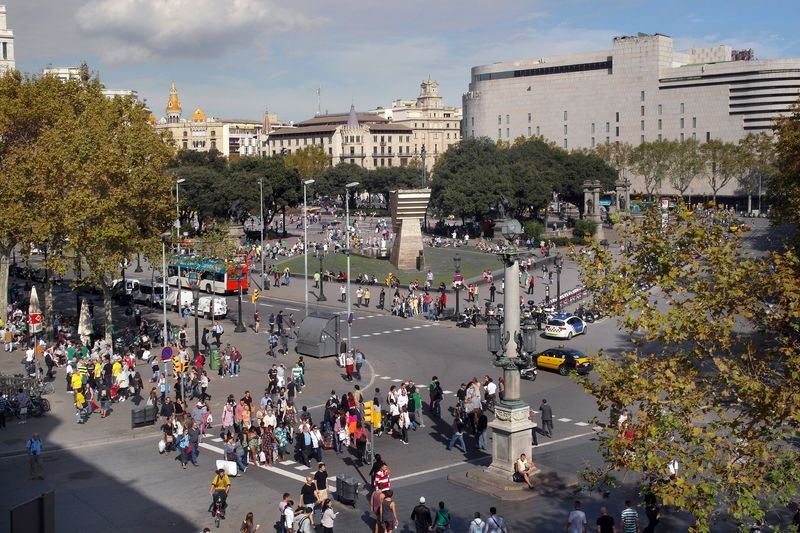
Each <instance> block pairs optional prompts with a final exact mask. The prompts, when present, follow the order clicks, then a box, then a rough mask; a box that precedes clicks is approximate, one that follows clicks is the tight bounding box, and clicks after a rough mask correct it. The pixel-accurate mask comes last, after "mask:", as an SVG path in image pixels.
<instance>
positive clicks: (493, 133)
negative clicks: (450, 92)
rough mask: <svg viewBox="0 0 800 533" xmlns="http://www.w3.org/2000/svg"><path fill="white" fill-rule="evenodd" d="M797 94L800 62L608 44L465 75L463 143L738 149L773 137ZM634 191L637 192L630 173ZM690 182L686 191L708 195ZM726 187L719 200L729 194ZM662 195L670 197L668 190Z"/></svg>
mask: <svg viewBox="0 0 800 533" xmlns="http://www.w3.org/2000/svg"><path fill="white" fill-rule="evenodd" d="M798 97H800V58H793V59H774V60H755V59H753V56H752V51H749V50H746V51H733V50H732V49H731V48H730V47H729V46H725V45H720V46H714V47H709V48H697V49H691V50H689V51H686V52H677V51H675V50H673V48H672V39H671V38H670V37H668V36H666V35H660V34H654V35H646V34H641V33H640V34H638V35H635V36H627V37H616V38H614V41H613V45H612V48H611V50H606V51H601V52H590V53H583V54H573V55H568V56H556V57H542V58H537V59H527V60H521V61H507V62H501V63H494V64H491V65H483V66H478V67H473V68H472V77H471V82H470V84H469V91H468V92H467V93H465V94H464V95H463V110H464V118H463V121H462V125H461V129H462V134H463V135H464V136H465V137H490V138H493V139H498V140H499V139H502V140H504V141H513V140H514V139H515V138H517V137H519V136H525V137H530V136H539V135H541V136H543V137H545V138H547V139H548V140H550V141H553V142H555V143H556V144H557V145H559V146H561V147H563V148H565V149H567V150H572V149H575V148H594V147H595V146H596V145H598V144H600V143H611V142H627V143H630V144H632V145H634V146H636V145H638V144H640V143H642V142H644V141H655V140H658V139H671V140H678V141H683V140H685V139H690V138H691V139H696V140H698V141H700V142H705V141H709V140H711V139H719V140H723V141H728V142H737V141H739V140H740V139H741V138H743V137H744V136H746V135H747V134H748V133H750V132H758V131H767V132H769V131H770V128H771V124H772V121H773V119H774V118H775V117H778V116H780V115H783V114H787V113H789V112H790V108H791V106H792V105H793V104H795V103H797V101H798ZM632 181H633V183H632V188H633V190H634V191H637V192H641V191H643V190H644V185H643V181H642V180H641V179H640V178H638V177H636V176H634V177H633V180H632ZM703 181H704V180H702V179H697V180H695V183H694V184H693V186H692V188H691V189H690V191H688V192H689V193H691V194H695V195H698V194H708V193H709V192H710V188H709V187H708V186H707V185H706V184H704V183H703ZM736 187H737V184H736V183H735V180H732V182H731V183H729V184H728V186H726V187H725V188H724V189H723V190H722V191H721V192H720V194H721V195H735V194H736V190H735V189H736ZM662 192H664V193H668V194H672V193H674V191H672V190H670V188H669V185H668V184H667V183H664V184H662Z"/></svg>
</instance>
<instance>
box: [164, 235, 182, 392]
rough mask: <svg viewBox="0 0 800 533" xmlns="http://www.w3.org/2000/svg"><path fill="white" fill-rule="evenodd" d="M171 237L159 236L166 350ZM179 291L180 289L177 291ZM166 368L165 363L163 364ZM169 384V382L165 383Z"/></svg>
mask: <svg viewBox="0 0 800 533" xmlns="http://www.w3.org/2000/svg"><path fill="white" fill-rule="evenodd" d="M171 236H172V233H170V232H169V231H165V232H164V233H162V234H161V306H162V307H163V311H164V338H163V339H162V341H161V344H162V345H163V346H164V347H165V348H166V347H167V344H168V343H167V339H169V332H168V331H167V241H168V240H169V238H170V237H171ZM178 290H180V289H178ZM164 366H165V367H166V363H164ZM164 375H165V376H166V377H167V379H169V372H167V371H166V368H165V371H164ZM167 384H169V382H167Z"/></svg>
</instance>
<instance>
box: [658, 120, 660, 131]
mask: <svg viewBox="0 0 800 533" xmlns="http://www.w3.org/2000/svg"><path fill="white" fill-rule="evenodd" d="M658 129H659V130H660V129H661V119H658Z"/></svg>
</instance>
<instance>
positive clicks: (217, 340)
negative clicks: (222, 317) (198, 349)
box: [213, 322, 225, 348]
mask: <svg viewBox="0 0 800 533" xmlns="http://www.w3.org/2000/svg"><path fill="white" fill-rule="evenodd" d="M223 333H225V328H223V327H222V324H220V323H219V322H217V323H216V324H214V328H213V335H214V344H216V345H217V348H219V347H220V345H221V344H222V340H221V339H222V334H223Z"/></svg>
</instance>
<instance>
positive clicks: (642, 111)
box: [640, 106, 644, 116]
mask: <svg viewBox="0 0 800 533" xmlns="http://www.w3.org/2000/svg"><path fill="white" fill-rule="evenodd" d="M640 113H641V115H642V116H644V106H642V107H641V111H640Z"/></svg>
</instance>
